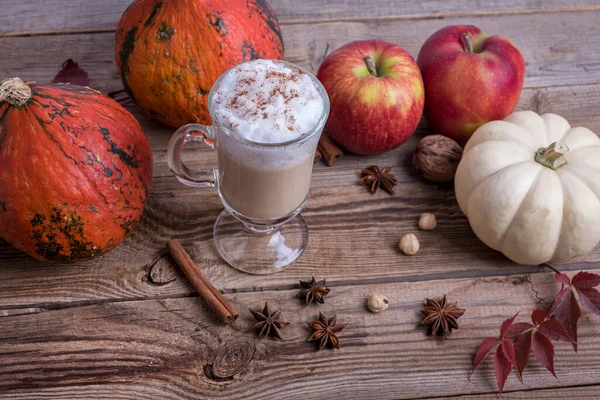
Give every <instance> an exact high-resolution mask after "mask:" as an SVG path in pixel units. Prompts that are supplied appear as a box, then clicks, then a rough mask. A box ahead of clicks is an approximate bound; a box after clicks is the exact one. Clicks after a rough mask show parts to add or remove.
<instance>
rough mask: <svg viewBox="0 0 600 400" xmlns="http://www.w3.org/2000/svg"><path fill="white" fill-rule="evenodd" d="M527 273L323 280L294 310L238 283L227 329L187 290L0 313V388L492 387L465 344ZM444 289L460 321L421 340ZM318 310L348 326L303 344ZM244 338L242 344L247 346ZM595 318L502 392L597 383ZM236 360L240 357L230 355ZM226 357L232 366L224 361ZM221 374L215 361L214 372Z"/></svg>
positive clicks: (380, 391) (394, 390) (516, 304)
mask: <svg viewBox="0 0 600 400" xmlns="http://www.w3.org/2000/svg"><path fill="white" fill-rule="evenodd" d="M525 278H526V277H518V276H506V277H498V278H494V279H459V280H444V281H435V282H415V283H393V284H380V285H361V286H344V287H334V288H333V289H332V292H331V293H330V294H329V296H328V297H327V300H326V303H325V304H324V305H322V306H316V305H311V306H304V305H302V304H301V302H300V301H299V299H298V298H297V297H296V295H297V290H295V289H293V290H284V291H277V292H265V293H237V294H229V295H227V297H228V298H229V299H230V300H231V301H232V302H234V304H235V305H236V306H237V308H238V309H239V310H240V311H241V312H242V317H241V318H240V320H239V321H238V322H236V323H235V324H234V325H232V326H224V325H222V324H220V323H219V322H218V320H217V318H216V317H215V316H214V315H212V314H211V313H210V312H209V311H208V310H207V309H206V306H205V305H204V303H203V302H202V301H201V300H200V299H199V298H197V297H194V298H185V299H165V300H160V301H139V302H138V301H129V302H113V303H105V304H99V305H93V306H88V307H78V308H71V309H65V310H56V311H47V312H43V313H40V314H35V315H22V316H14V317H7V318H0V376H1V379H0V397H2V398H3V399H16V398H24V397H25V398H27V397H28V398H43V395H44V393H45V396H46V397H51V396H55V397H59V396H63V397H65V398H73V399H79V398H82V399H83V398H101V399H104V398H109V397H110V398H111V399H121V398H123V399H124V398H131V397H128V396H131V395H132V393H135V398H137V399H146V398H148V399H149V398H165V399H188V398H189V399H191V398H213V399H232V398H247V399H270V398H306V399H313V398H314V399H317V398H320V399H322V398H324V397H331V396H334V395H335V396H340V397H347V398H352V399H374V398H415V397H424V398H427V397H431V396H436V395H440V394H443V395H455V394H465V393H471V394H477V393H490V392H493V391H495V380H494V377H493V376H494V375H493V369H492V368H491V363H490V362H489V361H486V362H485V364H484V365H483V366H482V368H481V370H478V371H477V372H476V373H475V374H474V375H473V376H472V378H471V380H470V381H469V379H468V376H469V371H470V365H471V360H472V356H473V352H474V350H475V348H476V346H477V345H478V343H479V341H480V340H481V339H483V338H484V337H488V336H496V335H497V332H498V329H499V326H500V323H501V322H502V321H503V320H504V319H506V318H507V317H509V316H512V315H513V314H515V313H516V312H517V311H519V310H522V311H523V316H522V317H521V319H522V320H527V318H528V315H529V313H530V312H531V310H532V309H533V308H534V307H535V303H536V298H535V295H534V293H533V291H532V290H531V288H530V286H529V282H528V281H527V279H525ZM531 279H532V283H533V285H534V287H535V289H536V290H537V291H538V293H539V295H540V296H541V297H543V298H550V297H551V296H553V295H554V294H555V293H556V292H557V291H558V289H559V285H558V284H557V283H555V282H554V280H553V278H552V274H538V275H535V276H533V277H531ZM373 293H384V294H386V295H387V296H388V297H389V299H390V308H389V309H388V310H386V311H385V312H383V313H381V314H371V313H369V312H368V311H367V310H366V308H365V301H366V298H367V297H368V296H369V295H370V294H373ZM444 293H445V294H447V295H448V296H449V298H450V299H452V300H455V301H458V302H459V305H460V306H462V307H465V308H466V309H467V312H466V314H465V315H464V316H463V317H462V318H461V319H460V326H461V328H460V330H458V331H456V332H454V334H453V335H452V337H451V338H450V339H449V340H447V341H443V340H436V339H435V338H426V337H425V332H424V330H422V329H420V328H416V325H417V323H418V321H419V320H420V316H419V315H420V313H419V309H420V308H421V307H422V305H423V302H424V299H425V298H432V297H433V298H436V297H440V296H442V295H443V294H444ZM264 301H268V302H269V304H270V306H271V308H272V309H283V310H284V313H283V315H284V317H285V319H286V320H288V321H290V322H292V324H291V325H290V326H288V327H287V328H285V330H283V336H284V337H285V339H286V340H285V341H284V342H275V341H271V340H262V341H254V337H253V333H250V332H248V329H249V328H250V327H251V326H252V324H253V319H252V317H251V316H250V314H249V313H248V312H247V311H246V308H247V307H251V308H259V307H261V306H262V304H263V303H264ZM318 311H322V312H324V313H325V314H326V315H332V314H334V313H337V315H338V320H339V322H340V323H347V324H349V325H348V326H347V328H346V329H344V331H342V333H341V334H340V337H341V340H342V350H341V351H332V350H327V351H323V352H321V353H316V352H315V346H314V344H312V343H306V342H305V340H306V338H307V337H308V335H309V329H308V328H307V327H306V324H305V322H306V321H309V320H311V319H313V318H315V317H316V316H317V314H318ZM243 340H249V341H250V342H251V343H254V344H255V352H254V356H253V357H252V361H251V362H250V364H249V365H248V366H247V368H245V369H244V370H243V371H242V372H241V373H239V374H237V375H234V376H233V378H226V377H225V380H224V381H222V382H215V381H214V380H211V379H209V378H208V377H207V375H206V374H205V373H204V368H205V366H206V364H211V363H213V361H214V359H215V356H216V354H217V352H218V351H219V350H220V349H222V348H223V347H224V346H228V345H230V344H231V343H240V342H241V341H243ZM251 347H252V345H251V344H250V348H251ZM599 349H600V320H599V318H598V317H596V316H593V315H590V314H588V313H586V314H584V318H583V319H582V323H581V325H580V347H579V352H578V353H575V352H574V351H573V348H572V347H571V346H570V345H569V344H566V343H560V344H557V345H556V352H557V354H556V372H557V375H558V376H559V380H555V379H554V378H553V377H552V375H551V374H550V373H548V372H547V371H546V370H544V369H543V368H542V367H541V366H540V365H539V364H538V363H537V362H536V361H534V360H532V361H531V363H532V365H531V367H530V368H528V369H527V370H526V373H525V386H522V385H521V384H520V383H519V381H518V378H517V376H516V374H512V375H511V376H510V377H509V380H508V383H507V386H506V390H507V391H514V390H522V389H535V388H548V387H560V386H577V385H589V384H596V383H597V382H598V381H599V380H600V359H599V358H598V357H597V354H598V351H599ZM237 358H238V359H241V358H243V357H240V356H239V352H238V357H237ZM234 365H235V364H234ZM219 371H220V369H219Z"/></svg>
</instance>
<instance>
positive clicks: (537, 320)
mask: <svg viewBox="0 0 600 400" xmlns="http://www.w3.org/2000/svg"><path fill="white" fill-rule="evenodd" d="M548 317H549V313H548V311H546V310H542V309H541V308H536V309H535V310H533V312H532V313H531V320H532V321H533V323H534V324H536V325H539V324H541V323H542V322H544V321H545V320H546V319H547V318H548Z"/></svg>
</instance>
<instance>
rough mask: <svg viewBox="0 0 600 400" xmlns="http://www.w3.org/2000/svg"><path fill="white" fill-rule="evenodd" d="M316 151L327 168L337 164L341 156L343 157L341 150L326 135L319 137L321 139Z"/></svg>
mask: <svg viewBox="0 0 600 400" xmlns="http://www.w3.org/2000/svg"><path fill="white" fill-rule="evenodd" d="M318 150H319V151H320V152H321V154H322V155H323V160H324V161H325V164H327V166H329V167H331V166H332V165H333V164H335V163H336V162H338V161H339V160H340V158H342V155H344V152H343V151H342V149H340V148H339V147H338V145H337V144H335V142H334V141H333V140H331V139H330V138H329V136H327V135H326V134H323V135H321V139H319V146H318Z"/></svg>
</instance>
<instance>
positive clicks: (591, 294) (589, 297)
mask: <svg viewBox="0 0 600 400" xmlns="http://www.w3.org/2000/svg"><path fill="white" fill-rule="evenodd" d="M571 285H572V286H573V287H574V288H575V290H576V291H577V294H578V295H579V301H581V304H583V307H584V308H585V309H586V310H588V311H590V312H592V313H594V314H597V315H600V292H598V290H597V289H594V288H595V287H596V286H598V285H600V275H596V274H591V273H589V272H585V271H582V272H580V273H578V274H577V275H575V276H574V277H573V280H572V281H571Z"/></svg>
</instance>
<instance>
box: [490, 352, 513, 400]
mask: <svg viewBox="0 0 600 400" xmlns="http://www.w3.org/2000/svg"><path fill="white" fill-rule="evenodd" d="M511 369H512V364H511V362H510V361H509V360H508V359H507V358H506V355H504V351H503V350H502V346H498V348H497V349H496V353H495V354H494V372H495V373H496V382H498V389H499V390H500V394H502V389H504V384H505V383H506V379H507V378H508V375H509V374H510V370H511Z"/></svg>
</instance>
